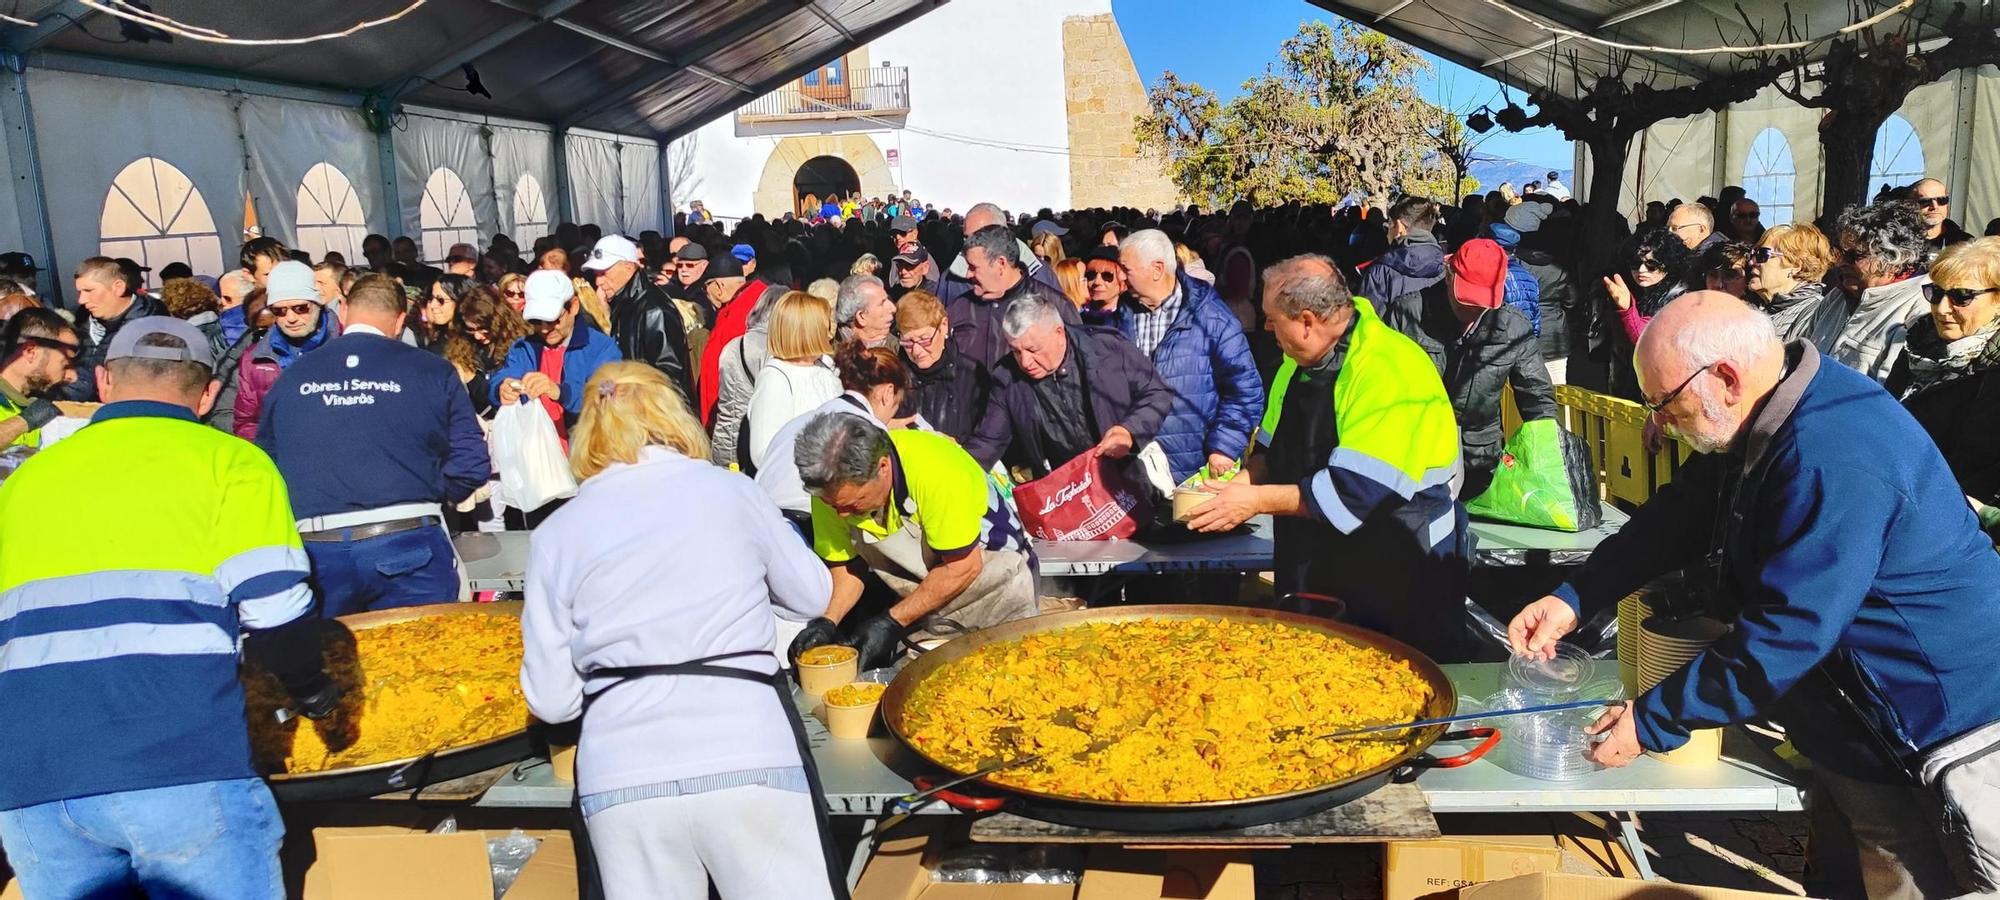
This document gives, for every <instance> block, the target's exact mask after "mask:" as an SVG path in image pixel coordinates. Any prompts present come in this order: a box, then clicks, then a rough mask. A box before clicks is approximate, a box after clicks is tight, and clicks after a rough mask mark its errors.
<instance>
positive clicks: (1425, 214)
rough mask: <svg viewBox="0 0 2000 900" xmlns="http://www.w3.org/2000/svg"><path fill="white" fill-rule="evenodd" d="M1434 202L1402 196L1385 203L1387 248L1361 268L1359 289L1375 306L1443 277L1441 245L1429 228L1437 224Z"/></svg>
mask: <svg viewBox="0 0 2000 900" xmlns="http://www.w3.org/2000/svg"><path fill="white" fill-rule="evenodd" d="M1437 220H1438V205H1437V204H1436V203H1433V202H1431V201H1429V200H1426V199H1424V198H1422V197H1404V198H1403V199H1401V200H1398V201H1396V202H1395V204H1394V205H1392V206H1390V207H1389V241H1390V244H1389V249H1388V250H1385V251H1383V252H1382V255H1381V256H1378V257H1375V261H1374V262H1372V263H1369V264H1368V266H1367V267H1366V268H1364V269H1362V271H1361V289H1360V290H1358V291H1356V292H1355V293H1357V294H1359V295H1361V296H1363V297H1367V298H1368V302H1369V303H1370V304H1373V305H1374V307H1375V308H1376V309H1381V308H1382V307H1384V306H1387V305H1389V303H1390V302H1391V301H1393V300H1396V299H1397V298H1400V297H1407V296H1409V295H1411V294H1415V293H1418V292H1420V291H1422V290H1423V289H1424V288H1427V287H1430V286H1431V285H1434V284H1437V283H1438V282H1440V281H1443V280H1444V257H1445V253H1444V245H1442V244H1440V243H1438V239H1437V236H1436V235H1434V234H1432V233H1431V229H1432V228H1434V227H1436V226H1437Z"/></svg>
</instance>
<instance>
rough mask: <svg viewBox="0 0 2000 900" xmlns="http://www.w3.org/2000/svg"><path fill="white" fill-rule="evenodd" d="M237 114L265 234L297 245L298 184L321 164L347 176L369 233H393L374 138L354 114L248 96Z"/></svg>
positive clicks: (350, 110)
mask: <svg viewBox="0 0 2000 900" xmlns="http://www.w3.org/2000/svg"><path fill="white" fill-rule="evenodd" d="M241 112H242V116H243V139H244V141H245V142H246V143H248V144H249V146H250V195H251V197H252V198H253V199H254V201H255V203H256V205H257V222H258V225H259V226H260V227H261V228H262V229H263V232H264V234H267V235H270V236H272V237H276V238H278V239H280V240H282V241H284V242H285V244H286V246H291V247H296V246H298V245H299V240H298V218H299V210H298V193H299V182H300V180H301V179H303V178H304V177H305V175H306V172H307V171H308V170H310V169H311V168H312V167H313V166H316V165H318V164H320V163H327V164H329V165H332V166H333V167H334V168H336V169H339V170H340V172H341V174H343V175H346V176H347V179H348V181H349V182H351V183H352V185H353V188H354V194H355V199H357V200H359V201H360V202H361V208H362V210H363V212H364V214H365V218H366V220H367V223H368V230H369V231H377V232H384V233H390V232H391V226H390V220H391V214H390V210H388V209H387V208H386V207H385V205H384V204H383V203H382V197H381V195H382V191H381V187H380V186H381V184H382V174H381V162H380V158H379V155H378V154H377V153H376V146H375V135H374V134H372V133H371V132H369V130H368V126H367V125H366V124H365V123H364V122H363V121H362V119H361V113H360V112H359V111H358V110H352V109H343V108H341V107H337V106H326V105H323V104H318V103H301V102H298V101H294V100H277V99H273V98H270V97H257V96H251V97H246V98H244V100H243V105H242V108H241ZM356 262H357V263H358V262H359V260H356Z"/></svg>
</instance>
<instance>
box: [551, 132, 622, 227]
mask: <svg viewBox="0 0 2000 900" xmlns="http://www.w3.org/2000/svg"><path fill="white" fill-rule="evenodd" d="M565 144H566V147H565V150H566V152H567V153H568V155H569V191H570V204H571V206H572V207H573V221H575V222H576V223H577V224H579V225H584V224H592V223H594V224H596V225H597V226H598V227H600V228H602V229H604V232H605V233H606V234H611V233H614V232H622V231H624V230H625V218H624V217H625V210H624V204H623V203H622V202H621V201H620V199H619V198H620V196H621V194H620V190H619V186H618V182H619V179H620V178H622V177H623V175H624V172H623V171H622V167H621V166H620V165H619V161H618V145H617V143H616V141H615V140H614V139H613V138H612V137H610V136H608V135H606V136H602V137H600V136H598V135H597V134H594V133H590V132H584V131H572V132H570V133H569V134H568V135H567V136H566V140H565Z"/></svg>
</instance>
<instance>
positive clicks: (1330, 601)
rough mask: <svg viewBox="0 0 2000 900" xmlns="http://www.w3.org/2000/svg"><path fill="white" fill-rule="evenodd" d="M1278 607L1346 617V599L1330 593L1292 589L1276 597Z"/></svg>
mask: <svg viewBox="0 0 2000 900" xmlns="http://www.w3.org/2000/svg"><path fill="white" fill-rule="evenodd" d="M1277 605H1278V608H1279V609H1282V610H1289V611H1291V612H1299V613H1305V614H1306V615H1309V616H1319V617H1320V618H1322V619H1333V620H1335V621H1339V620H1341V619H1345V618H1347V601H1345V600H1342V599H1340V598H1339V597H1335V596H1333V595H1332V594H1315V593H1312V592H1310V591H1293V592H1292V593H1289V594H1286V595H1284V596H1283V597H1279V598H1278V604H1277Z"/></svg>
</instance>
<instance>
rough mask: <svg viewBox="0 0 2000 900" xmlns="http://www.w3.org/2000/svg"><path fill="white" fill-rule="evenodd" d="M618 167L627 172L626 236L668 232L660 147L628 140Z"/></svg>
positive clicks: (622, 205) (622, 144)
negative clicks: (662, 205)
mask: <svg viewBox="0 0 2000 900" xmlns="http://www.w3.org/2000/svg"><path fill="white" fill-rule="evenodd" d="M618 165H619V168H620V170H621V171H622V172H623V177H622V178H621V179H620V181H619V184H620V186H621V187H622V188H623V189H624V197H623V198H622V200H621V202H620V204H619V206H620V208H621V209H622V210H623V212H624V223H625V233H626V234H627V235H632V236H637V235H638V234H639V232H641V231H659V232H665V231H666V229H665V228H664V227H662V226H663V225H664V222H663V221H662V219H663V216H661V214H660V145H659V144H656V143H653V142H652V141H646V140H637V139H634V138H626V139H625V140H623V141H621V142H620V148H619V151H618Z"/></svg>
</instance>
